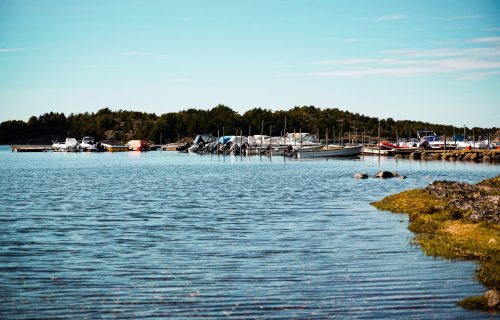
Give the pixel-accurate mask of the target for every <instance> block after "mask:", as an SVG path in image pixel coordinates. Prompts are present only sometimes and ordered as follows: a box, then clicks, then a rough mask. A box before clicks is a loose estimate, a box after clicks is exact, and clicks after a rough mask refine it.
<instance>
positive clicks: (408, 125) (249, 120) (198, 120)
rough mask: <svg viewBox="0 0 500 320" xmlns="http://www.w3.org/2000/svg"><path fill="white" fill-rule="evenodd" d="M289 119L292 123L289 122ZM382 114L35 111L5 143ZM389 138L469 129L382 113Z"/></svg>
mask: <svg viewBox="0 0 500 320" xmlns="http://www.w3.org/2000/svg"><path fill="white" fill-rule="evenodd" d="M285 122H286V126H285ZM378 126H379V119H377V118H372V117H368V116H364V115H360V114H358V113H352V112H349V111H342V110H340V109H338V108H327V109H320V108H316V107H314V106H302V107H298V106H297V107H294V108H292V109H290V110H286V111H284V110H277V111H272V110H269V109H263V108H260V107H259V108H257V107H256V108H253V109H250V110H248V111H246V112H245V113H243V114H242V115H240V114H239V113H238V112H236V111H234V110H233V109H231V108H229V107H228V106H225V105H218V106H216V107H214V108H212V109H206V110H204V109H193V108H191V109H186V110H182V111H179V112H169V113H165V114H162V115H161V116H157V115H156V114H152V113H145V112H136V111H127V110H118V111H112V110H110V109H109V108H104V109H101V110H99V111H97V112H96V113H88V112H85V113H80V114H70V115H68V116H66V115H64V113H54V112H50V113H45V114H43V115H40V116H38V117H36V116H32V117H31V118H30V119H29V120H28V121H27V122H25V121H20V120H10V121H4V122H2V123H1V124H0V144H14V143H43V144H45V143H51V141H52V140H57V139H64V138H65V137H68V136H70V137H76V138H78V139H81V137H83V136H93V137H94V138H95V139H96V140H102V139H115V140H128V139H147V140H151V141H154V142H155V143H159V142H160V137H161V138H162V142H167V141H176V140H177V139H178V137H180V138H184V137H194V136H195V135H196V134H198V133H212V134H214V135H217V134H220V135H222V132H223V131H224V133H225V134H226V135H234V134H239V133H240V132H242V133H243V135H247V134H248V132H249V131H250V133H251V134H252V135H253V134H260V133H261V132H263V133H264V134H269V132H271V133H272V134H273V135H279V134H281V133H283V132H293V131H294V130H295V131H296V132H299V131H300V130H302V132H311V133H319V135H320V136H321V137H324V136H325V135H326V132H327V130H328V134H329V136H330V137H332V136H334V135H335V136H336V137H338V136H339V134H340V133H342V135H344V136H346V135H348V134H350V135H353V134H354V133H358V134H361V132H364V133H365V135H366V136H372V137H376V136H377V134H378ZM380 128H381V136H382V137H383V138H395V137H396V135H398V136H399V137H408V136H412V137H415V136H416V131H417V130H423V129H427V130H433V131H435V132H436V133H437V134H440V135H443V134H446V135H447V136H451V135H453V134H455V133H457V134H458V133H463V131H464V128H463V127H462V128H459V127H454V126H451V125H442V124H431V123H427V122H421V121H410V120H394V119H392V118H388V119H380ZM473 129H474V135H475V136H476V137H477V136H482V137H485V136H487V135H488V134H494V133H495V132H496V131H497V130H498V129H497V128H477V127H476V128H466V133H467V135H472V132H473V131H472V130H473Z"/></svg>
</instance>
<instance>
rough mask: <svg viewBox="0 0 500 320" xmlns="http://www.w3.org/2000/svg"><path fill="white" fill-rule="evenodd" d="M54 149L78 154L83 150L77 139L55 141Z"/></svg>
mask: <svg viewBox="0 0 500 320" xmlns="http://www.w3.org/2000/svg"><path fill="white" fill-rule="evenodd" d="M52 149H54V151H59V152H77V151H80V150H81V146H80V144H79V143H78V141H77V140H76V139H75V138H66V140H65V141H64V142H58V141H54V143H53V144H52Z"/></svg>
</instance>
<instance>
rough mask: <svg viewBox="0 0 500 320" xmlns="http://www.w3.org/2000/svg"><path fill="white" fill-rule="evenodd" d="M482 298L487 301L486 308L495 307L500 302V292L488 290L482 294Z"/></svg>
mask: <svg viewBox="0 0 500 320" xmlns="http://www.w3.org/2000/svg"><path fill="white" fill-rule="evenodd" d="M484 297H485V298H486V299H488V307H496V306H497V305H498V303H499V302H500V292H499V291H498V290H488V291H486V292H485V293H484Z"/></svg>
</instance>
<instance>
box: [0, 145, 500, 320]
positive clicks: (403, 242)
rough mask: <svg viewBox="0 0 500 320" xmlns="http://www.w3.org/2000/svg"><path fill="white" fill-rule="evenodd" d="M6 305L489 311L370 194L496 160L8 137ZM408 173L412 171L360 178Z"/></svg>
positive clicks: (91, 310) (1, 224)
mask: <svg viewBox="0 0 500 320" xmlns="http://www.w3.org/2000/svg"><path fill="white" fill-rule="evenodd" d="M0 164H1V165H0V190H1V192H0V318H2V319H25V318H39V319H41V318H57V319H75V318H80V319H82V318H83V319H85V318H87V319H101V318H120V319H138V318H142V319H145V318H169V319H186V318H201V319H218V318H224V319H225V318H234V319H242V318H247V319H253V318H261V319H294V318H297V319H304V318H309V319H325V318H396V319H401V318H405V319H410V318H416V319H417V318H425V319H429V318H436V319H442V318H488V317H489V315H488V314H486V313H480V312H477V311H468V310H464V309H461V308H460V307H458V306H457V305H456V302H457V301H459V300H461V299H462V298H464V297H467V296H471V295H479V294H482V293H483V292H484V291H485V288H484V287H482V285H481V284H479V283H477V282H476V281H475V280H474V269H475V268H476V265H475V264H474V263H473V262H464V261H450V260H443V259H440V258H433V257H429V256H425V255H424V254H423V253H422V251H421V249H420V248H419V247H418V246H415V245H412V244H411V239H412V237H413V234H412V233H411V232H410V231H408V230H407V225H408V221H407V217H406V216H405V215H398V214H393V213H389V212H385V211H379V210H377V209H375V208H374V207H372V206H371V205H370V202H372V201H376V200H380V199H382V198H383V197H385V196H387V195H390V194H393V193H397V192H400V191H403V190H408V189H412V188H420V187H424V186H426V185H427V184H429V183H431V182H432V181H435V180H455V181H465V182H471V183H475V182H478V181H480V180H482V179H485V178H490V177H493V176H496V175H498V174H500V166H498V165H487V164H474V163H462V162H441V161H435V162H425V161H412V160H394V159H384V158H382V159H379V158H378V157H361V158H359V159H329V160H307V161H306V160H303V161H300V160H290V159H284V158H281V157H273V158H272V159H269V158H267V157H262V158H261V157H258V156H257V157H252V158H246V157H229V156H226V157H222V156H219V157H218V156H215V155H214V156H210V155H205V156H200V155H189V154H178V153H177V152H160V151H152V152H147V153H139V152H130V153H129V152H126V153H53V152H47V153H12V152H10V150H9V149H8V148H6V147H2V148H0ZM379 170H390V171H397V172H398V173H400V174H402V175H405V176H407V177H408V178H407V179H405V180H403V179H398V178H396V179H387V180H383V179H375V178H370V179H366V180H356V179H354V178H353V176H354V174H355V173H356V172H362V173H368V174H369V175H374V174H375V173H376V172H377V171H379Z"/></svg>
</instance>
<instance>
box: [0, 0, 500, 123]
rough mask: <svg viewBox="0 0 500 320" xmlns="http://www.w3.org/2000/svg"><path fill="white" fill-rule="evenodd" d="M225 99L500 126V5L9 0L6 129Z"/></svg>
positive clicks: (241, 104)
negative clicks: (31, 121)
mask: <svg viewBox="0 0 500 320" xmlns="http://www.w3.org/2000/svg"><path fill="white" fill-rule="evenodd" d="M218 104H224V105H227V106H229V107H231V108H232V109H233V110H236V111H238V112H240V113H243V112H244V111H246V110H249V109H251V108H254V107H261V108H266V109H271V110H287V109H290V108H293V107H294V106H302V105H314V106H316V107H320V108H339V109H342V110H348V111H350V112H357V113H360V114H365V115H368V116H372V117H380V118H388V117H391V118H393V119H395V120H419V121H427V122H431V123H441V124H451V125H455V126H464V125H466V126H468V127H473V126H479V127H500V1H495V0H493V1H481V0H473V1H460V0H453V1H447V0H440V1H430V0H422V1H376V0H373V1H357V0H349V1H348V0H346V1H341V0H337V1H330V0H328V1H322V0H286V1H281V0H252V1H249V0H248V1H247V0H238V1H230V0H227V1H226V0H212V1H208V0H199V1H197V0H180V1H177V0H168V1H155V0H142V1H141V0H137V1H130V0H129V1H127V0H120V1H112V0H107V1H99V0H86V1H72V0H67V1H62V0H61V1H54V0H44V1H38V0H32V1H30V0H23V1H15V0H0V121H5V120H13V119H19V120H27V119H28V118H29V117H30V116H32V115H36V116H38V115H40V114H43V113H45V112H49V111H55V112H64V113H65V114H67V115H68V114H70V113H81V112H87V111H88V112H96V111H97V110H99V109H101V108H104V107H108V108H110V109H112V110H118V109H125V110H136V111H145V112H153V113H156V114H158V115H160V114H163V113H167V112H176V111H180V110H184V109H187V108H200V109H209V108H213V107H215V106H216V105H218Z"/></svg>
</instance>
